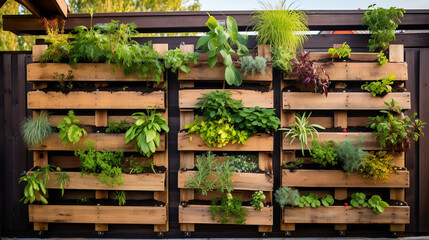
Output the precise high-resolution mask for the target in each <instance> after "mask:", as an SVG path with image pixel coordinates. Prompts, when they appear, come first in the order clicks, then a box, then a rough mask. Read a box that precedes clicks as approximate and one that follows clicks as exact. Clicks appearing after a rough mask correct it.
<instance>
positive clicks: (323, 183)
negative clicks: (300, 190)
mask: <svg viewBox="0 0 429 240" xmlns="http://www.w3.org/2000/svg"><path fill="white" fill-rule="evenodd" d="M282 186H288V187H356V188H408V187H409V186H410V173H409V172H408V171H398V173H397V174H391V175H390V178H389V179H388V181H387V182H382V181H378V182H376V183H374V182H373V181H372V179H368V178H364V177H363V176H362V175H360V174H358V173H350V175H347V174H346V173H345V172H344V171H342V170H307V169H297V170H295V171H294V172H291V171H289V170H287V169H283V170H282Z"/></svg>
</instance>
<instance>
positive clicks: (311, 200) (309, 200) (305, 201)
mask: <svg viewBox="0 0 429 240" xmlns="http://www.w3.org/2000/svg"><path fill="white" fill-rule="evenodd" d="M320 204H321V202H320V200H319V198H318V197H317V195H316V194H315V193H307V194H304V195H302V196H301V197H299V200H298V206H299V207H301V208H302V207H312V208H316V207H320Z"/></svg>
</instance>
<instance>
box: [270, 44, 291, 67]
mask: <svg viewBox="0 0 429 240" xmlns="http://www.w3.org/2000/svg"><path fill="white" fill-rule="evenodd" d="M271 53H272V62H273V67H274V68H277V69H279V70H282V71H283V72H285V73H290V72H292V59H293V58H295V53H294V52H292V50H290V49H288V48H286V47H273V46H271Z"/></svg>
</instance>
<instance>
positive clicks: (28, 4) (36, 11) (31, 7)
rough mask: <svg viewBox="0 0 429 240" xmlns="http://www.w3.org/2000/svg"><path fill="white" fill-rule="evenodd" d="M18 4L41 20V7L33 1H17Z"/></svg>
mask: <svg viewBox="0 0 429 240" xmlns="http://www.w3.org/2000/svg"><path fill="white" fill-rule="evenodd" d="M16 1H17V2H18V3H20V4H21V5H23V6H24V7H25V8H27V9H28V11H30V12H31V13H32V14H33V15H34V16H36V17H38V18H40V17H41V16H42V15H41V13H40V7H39V6H38V5H37V4H36V3H35V1H32V0H16Z"/></svg>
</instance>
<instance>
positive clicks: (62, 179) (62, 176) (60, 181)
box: [56, 167, 70, 196]
mask: <svg viewBox="0 0 429 240" xmlns="http://www.w3.org/2000/svg"><path fill="white" fill-rule="evenodd" d="M56 170H57V172H59V173H58V177H57V185H58V186H59V187H60V189H61V196H64V188H65V186H66V185H67V183H68V182H69V181H70V177H69V175H68V174H67V173H66V172H62V171H61V169H60V168H58V167H57V169H56Z"/></svg>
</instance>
